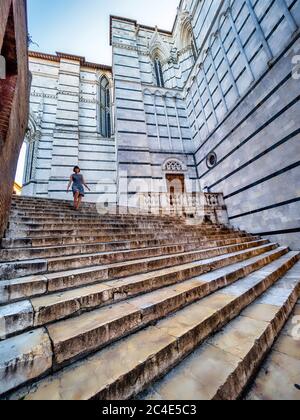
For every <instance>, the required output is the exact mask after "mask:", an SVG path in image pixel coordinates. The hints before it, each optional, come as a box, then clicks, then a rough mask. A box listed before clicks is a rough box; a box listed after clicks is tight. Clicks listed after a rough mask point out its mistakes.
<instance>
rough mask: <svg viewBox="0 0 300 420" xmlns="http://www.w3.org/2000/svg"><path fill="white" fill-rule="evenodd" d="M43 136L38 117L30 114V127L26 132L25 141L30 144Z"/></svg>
mask: <svg viewBox="0 0 300 420" xmlns="http://www.w3.org/2000/svg"><path fill="white" fill-rule="evenodd" d="M40 138H41V131H40V127H39V125H38V121H37V117H36V116H35V115H34V114H33V113H31V114H30V115H29V121H28V128H27V130H26V134H25V142H26V143H28V144H32V143H35V142H36V141H39V140H40Z"/></svg>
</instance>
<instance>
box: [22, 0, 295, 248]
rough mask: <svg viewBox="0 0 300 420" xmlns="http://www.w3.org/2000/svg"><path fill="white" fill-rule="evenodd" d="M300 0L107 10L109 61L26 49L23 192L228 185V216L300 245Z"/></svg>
mask: <svg viewBox="0 0 300 420" xmlns="http://www.w3.org/2000/svg"><path fill="white" fill-rule="evenodd" d="M299 25H300V0H255V1H254V0H220V1H219V0H182V1H181V2H180V5H179V8H178V13H177V17H176V20H175V23H174V26H173V28H172V30H171V31H166V30H162V29H160V28H157V27H155V28H152V27H147V26H144V25H142V24H139V23H138V22H137V21H134V20H131V19H127V18H122V17H117V16H111V19H110V42H111V46H112V51H113V66H112V68H110V67H108V66H104V65H99V64H95V63H89V62H87V61H86V60H85V58H84V57H77V56H74V55H68V54H64V53H57V54H56V55H48V54H41V53H30V57H29V61H30V70H31V73H32V76H33V78H32V88H31V113H30V124H29V128H28V132H27V137H26V142H27V158H26V170H25V175H24V187H23V194H24V195H33V196H39V197H52V198H62V199H65V198H67V197H68V196H67V193H66V185H67V182H68V178H69V176H70V174H71V172H72V168H73V166H74V165H77V164H79V166H80V167H81V169H82V171H83V172H84V175H85V178H86V181H87V183H88V184H89V186H90V188H91V193H87V195H86V200H87V201H98V200H101V199H102V200H106V201H109V202H112V203H113V202H118V203H120V204H122V203H124V202H125V200H127V199H128V197H130V196H132V195H134V194H136V193H137V192H141V193H149V194H156V193H172V192H173V190H172V188H174V187H172V185H174V184H173V181H174V180H175V181H176V184H175V185H177V187H176V188H178V189H179V190H180V191H181V192H184V193H187V194H188V193H193V194H196V193H198V192H201V191H203V190H205V191H211V192H222V193H223V194H224V199H225V202H226V205H227V209H228V215H229V219H230V223H231V224H232V225H234V226H236V227H239V228H241V229H245V230H247V231H249V232H251V233H257V234H258V235H261V236H263V237H266V238H271V239H273V240H278V241H279V242H281V243H286V244H289V245H290V246H291V247H292V248H294V249H299V247H300V239H299V237H300V216H299V215H300V204H299V200H300V191H299V185H300V184H299V181H300V168H299V165H300V159H299V157H300V142H299V139H300V131H299V125H300V123H299V121H300V118H299V117H300V104H299V93H300V88H299V83H300V71H299V62H300V40H299Z"/></svg>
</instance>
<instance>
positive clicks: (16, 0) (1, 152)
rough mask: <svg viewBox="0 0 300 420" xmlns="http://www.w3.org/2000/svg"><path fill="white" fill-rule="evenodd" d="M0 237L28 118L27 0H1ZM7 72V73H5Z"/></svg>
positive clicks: (8, 206)
mask: <svg viewBox="0 0 300 420" xmlns="http://www.w3.org/2000/svg"><path fill="white" fill-rule="evenodd" d="M0 55H1V56H2V57H4V60H3V58H2V59H1V62H2V64H3V63H4V61H5V64H6V69H5V70H6V71H5V73H6V74H5V75H4V74H3V73H2V74H1V77H0V179H1V188H0V237H2V235H3V232H4V230H5V227H6V223H7V217H8V214H9V208H10V203H11V197H12V192H13V185H14V177H15V172H16V167H17V162H18V156H19V152H20V149H21V146H22V142H23V139H24V133H25V130H26V127H27V121H28V96H29V82H30V80H29V72H28V64H27V14H26V1H23V0H1V2H0ZM3 76H5V77H3Z"/></svg>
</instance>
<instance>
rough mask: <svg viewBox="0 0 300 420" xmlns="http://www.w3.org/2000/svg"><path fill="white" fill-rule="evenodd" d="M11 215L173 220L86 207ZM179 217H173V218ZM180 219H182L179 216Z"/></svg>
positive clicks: (25, 211) (14, 213)
mask: <svg viewBox="0 0 300 420" xmlns="http://www.w3.org/2000/svg"><path fill="white" fill-rule="evenodd" d="M10 214H11V217H12V218H20V217H29V218H32V219H38V218H42V219H43V218H46V217H47V218H49V217H53V218H55V217H67V216H69V217H73V216H74V217H79V218H80V217H84V218H88V217H89V218H91V219H97V218H103V219H104V220H106V221H110V220H111V221H113V220H122V221H131V220H140V221H147V220H148V221H149V220H151V221H161V220H169V221H170V220H172V218H171V217H170V216H156V215H151V214H150V215H148V214H147V215H142V214H119V215H114V214H104V215H103V214H101V213H98V212H96V211H93V212H91V211H86V209H83V208H81V209H80V210H77V211H75V210H69V211H66V210H61V209H60V208H57V209H56V210H53V211H47V210H41V209H39V210H34V209H32V210H29V209H28V210H26V209H23V210H14V209H12V210H11V213H10ZM176 218H177V217H175V216H174V217H173V220H174V219H176ZM178 219H180V220H182V219H181V218H179V217H178Z"/></svg>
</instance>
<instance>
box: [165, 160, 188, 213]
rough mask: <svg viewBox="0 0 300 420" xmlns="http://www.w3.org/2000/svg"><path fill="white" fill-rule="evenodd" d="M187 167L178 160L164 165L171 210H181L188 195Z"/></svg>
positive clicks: (168, 161) (169, 161)
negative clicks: (186, 194) (185, 196)
mask: <svg viewBox="0 0 300 420" xmlns="http://www.w3.org/2000/svg"><path fill="white" fill-rule="evenodd" d="M186 170H187V168H186V166H185V165H184V164H183V163H182V162H181V161H179V160H178V159H169V160H167V161H166V162H165V163H164V166H163V171H164V173H165V180H166V189H167V195H168V201H169V204H170V207H171V209H172V208H173V209H174V208H181V207H182V203H183V201H184V200H183V197H184V194H185V193H186V182H185V172H186Z"/></svg>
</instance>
